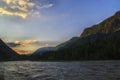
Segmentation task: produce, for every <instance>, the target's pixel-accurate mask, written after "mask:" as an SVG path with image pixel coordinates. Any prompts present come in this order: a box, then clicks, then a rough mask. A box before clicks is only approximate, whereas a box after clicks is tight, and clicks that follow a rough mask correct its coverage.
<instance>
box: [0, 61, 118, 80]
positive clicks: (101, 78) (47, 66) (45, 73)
mask: <svg viewBox="0 0 120 80" xmlns="http://www.w3.org/2000/svg"><path fill="white" fill-rule="evenodd" d="M0 80H120V61H80V62H32V61H13V62H12V61H11V62H0Z"/></svg>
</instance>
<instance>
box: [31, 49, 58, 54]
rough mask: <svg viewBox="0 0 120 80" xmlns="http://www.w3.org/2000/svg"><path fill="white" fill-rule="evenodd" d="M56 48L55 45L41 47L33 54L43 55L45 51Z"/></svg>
mask: <svg viewBox="0 0 120 80" xmlns="http://www.w3.org/2000/svg"><path fill="white" fill-rule="evenodd" d="M54 50H56V48H55V47H45V48H40V49H38V50H36V51H35V52H34V53H33V54H32V55H31V56H34V55H42V54H44V53H45V52H48V51H54Z"/></svg>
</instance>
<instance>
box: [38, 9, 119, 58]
mask: <svg viewBox="0 0 120 80" xmlns="http://www.w3.org/2000/svg"><path fill="white" fill-rule="evenodd" d="M119 35H120V11H118V12H117V13H115V14H114V15H113V16H111V17H109V18H107V19H106V20H104V21H103V22H101V23H99V24H97V25H93V26H91V27H89V28H86V29H85V30H84V31H83V33H82V34H81V36H80V37H74V38H72V39H70V40H69V41H66V42H64V43H62V44H60V45H58V46H56V47H54V48H55V49H56V50H53V51H51V50H50V51H46V52H45V53H44V54H42V55H41V56H39V58H40V59H45V60H93V59H95V60H96V59H120V36H119ZM38 54H39V51H38Z"/></svg>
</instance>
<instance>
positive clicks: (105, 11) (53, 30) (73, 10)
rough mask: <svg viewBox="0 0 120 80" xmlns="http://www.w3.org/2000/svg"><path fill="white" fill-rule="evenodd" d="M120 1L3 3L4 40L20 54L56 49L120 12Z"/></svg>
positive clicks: (0, 31) (25, 0)
mask: <svg viewBox="0 0 120 80" xmlns="http://www.w3.org/2000/svg"><path fill="white" fill-rule="evenodd" d="M119 3H120V0H0V38H1V39H2V40H4V41H5V42H6V43H7V44H8V45H9V46H10V47H11V48H12V49H14V50H15V51H16V52H18V53H19V54H28V53H32V52H34V51H35V50H37V49H39V48H43V47H51V46H56V45H58V44H60V43H62V42H64V41H67V40H69V39H70V38H72V37H75V36H80V34H81V33H82V32H83V30H84V29H85V28H87V27H90V26H92V25H95V24H98V23H100V22H101V21H103V20H104V19H106V18H108V17H110V16H112V15H114V14H115V12H117V11H119V10H120V4H119Z"/></svg>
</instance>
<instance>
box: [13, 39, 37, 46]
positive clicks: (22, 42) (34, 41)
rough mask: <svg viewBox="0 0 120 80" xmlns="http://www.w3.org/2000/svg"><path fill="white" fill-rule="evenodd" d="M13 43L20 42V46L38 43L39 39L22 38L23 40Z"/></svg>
mask: <svg viewBox="0 0 120 80" xmlns="http://www.w3.org/2000/svg"><path fill="white" fill-rule="evenodd" d="M14 43H16V44H20V45H22V46H26V45H31V44H36V43H39V41H38V40H23V41H15V42H14Z"/></svg>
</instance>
